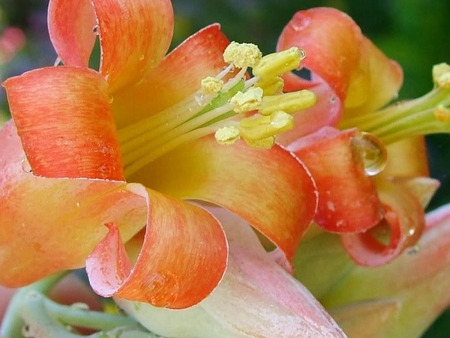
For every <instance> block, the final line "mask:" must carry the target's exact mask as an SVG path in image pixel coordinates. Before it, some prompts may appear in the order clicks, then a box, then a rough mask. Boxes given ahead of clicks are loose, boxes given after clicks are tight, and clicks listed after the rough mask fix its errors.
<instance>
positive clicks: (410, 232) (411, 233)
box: [408, 228, 416, 236]
mask: <svg viewBox="0 0 450 338" xmlns="http://www.w3.org/2000/svg"><path fill="white" fill-rule="evenodd" d="M415 233H416V229H412V228H411V229H409V231H408V235H410V236H412V235H414V234H415Z"/></svg>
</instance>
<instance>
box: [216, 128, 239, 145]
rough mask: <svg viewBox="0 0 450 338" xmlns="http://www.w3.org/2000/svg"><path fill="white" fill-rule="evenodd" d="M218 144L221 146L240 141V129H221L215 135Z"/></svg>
mask: <svg viewBox="0 0 450 338" xmlns="http://www.w3.org/2000/svg"><path fill="white" fill-rule="evenodd" d="M214 137H215V138H216V141H217V143H220V144H226V145H229V144H233V143H235V142H236V141H237V140H239V129H238V128H237V127H235V126H227V127H222V128H219V129H218V130H217V131H216V133H215V134H214Z"/></svg>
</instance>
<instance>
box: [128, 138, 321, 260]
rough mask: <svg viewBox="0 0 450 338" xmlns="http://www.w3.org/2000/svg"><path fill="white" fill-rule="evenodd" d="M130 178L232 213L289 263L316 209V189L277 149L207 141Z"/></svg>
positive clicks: (299, 165)
mask: <svg viewBox="0 0 450 338" xmlns="http://www.w3.org/2000/svg"><path fill="white" fill-rule="evenodd" d="M132 179H133V180H136V181H138V182H145V183H146V185H148V186H150V187H152V188H154V189H156V190H158V191H163V192H166V193H168V194H169V195H171V196H177V197H180V198H186V199H199V200H203V201H207V202H211V203H215V204H218V205H221V206H223V207H224V208H226V209H228V210H231V211H232V212H234V213H236V214H238V215H240V216H241V217H242V218H244V219H245V220H246V221H248V222H249V223H250V224H251V225H252V226H254V227H255V228H256V229H257V230H259V231H260V232H261V233H262V234H264V235H265V236H266V237H267V238H269V239H270V240H271V241H272V242H273V243H274V244H275V245H277V246H278V247H279V248H280V249H282V250H283V252H284V254H285V255H286V257H287V258H288V259H289V260H290V259H291V258H292V255H293V254H294V252H295V249H296V248H297V246H298V243H299V241H300V238H301V237H302V234H303V233H304V231H305V230H306V228H307V227H308V225H309V223H310V222H311V220H312V218H313V216H314V213H315V210H316V198H317V196H316V189H315V186H314V184H313V182H312V180H311V177H310V175H309V173H308V172H307V171H306V170H305V168H304V166H303V165H302V163H300V162H299V161H298V160H297V159H296V158H294V157H293V156H292V155H291V154H290V153H289V152H288V151H286V150H285V149H283V148H281V147H280V146H274V147H273V148H272V149H270V150H260V149H254V148H250V147H248V146H247V145H246V144H245V143H244V142H243V141H242V142H237V143H236V144H234V145H232V146H223V145H219V144H218V143H217V142H216V141H215V139H214V138H213V137H205V138H202V139H200V140H198V141H195V142H191V143H189V144H187V145H186V146H183V147H180V148H177V149H176V150H175V151H173V152H171V153H169V154H168V155H167V156H164V157H162V158H160V159H158V160H157V161H155V162H153V163H152V164H151V165H150V166H147V167H146V168H144V169H143V170H141V172H140V173H137V174H136V175H134V176H133V177H132Z"/></svg>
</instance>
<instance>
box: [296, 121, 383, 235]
mask: <svg viewBox="0 0 450 338" xmlns="http://www.w3.org/2000/svg"><path fill="white" fill-rule="evenodd" d="M355 135H356V131H355V130H348V131H344V132H339V131H337V130H336V129H333V128H327V127H325V128H322V129H320V130H319V131H317V132H316V133H314V134H311V135H309V136H307V137H304V138H301V139H299V140H298V141H296V142H294V143H292V144H291V145H290V146H289V147H288V150H290V151H292V152H293V153H294V154H295V155H296V156H298V157H299V158H300V160H301V161H302V162H303V163H304V164H305V165H306V167H307V168H308V170H309V171H310V172H311V175H312V177H313V178H314V181H315V183H316V185H317V189H318V191H319V204H318V210H317V214H316V216H315V222H316V223H317V224H318V225H320V226H321V227H323V228H324V229H326V230H327V231H331V232H338V233H341V232H359V231H364V230H367V229H369V228H371V227H373V226H374V225H376V224H377V223H378V222H379V221H380V220H381V218H382V214H381V205H380V202H379V200H378V196H377V191H376V187H375V185H374V183H373V181H372V180H371V179H370V178H369V177H368V176H367V175H366V173H365V170H364V165H363V162H362V158H361V155H360V154H359V153H358V152H357V151H355V150H354V149H353V147H352V143H351V141H352V138H353V137H354V136H355Z"/></svg>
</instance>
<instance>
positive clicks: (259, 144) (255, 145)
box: [244, 136, 275, 149]
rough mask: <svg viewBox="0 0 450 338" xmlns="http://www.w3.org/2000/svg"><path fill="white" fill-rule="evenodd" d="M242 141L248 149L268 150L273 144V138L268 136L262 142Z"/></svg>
mask: <svg viewBox="0 0 450 338" xmlns="http://www.w3.org/2000/svg"><path fill="white" fill-rule="evenodd" d="M244 140H245V142H246V143H247V145H249V146H250V147H252V148H259V149H270V148H272V147H273V145H274V144H275V137H274V136H269V137H266V138H264V139H262V140H247V139H244Z"/></svg>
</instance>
